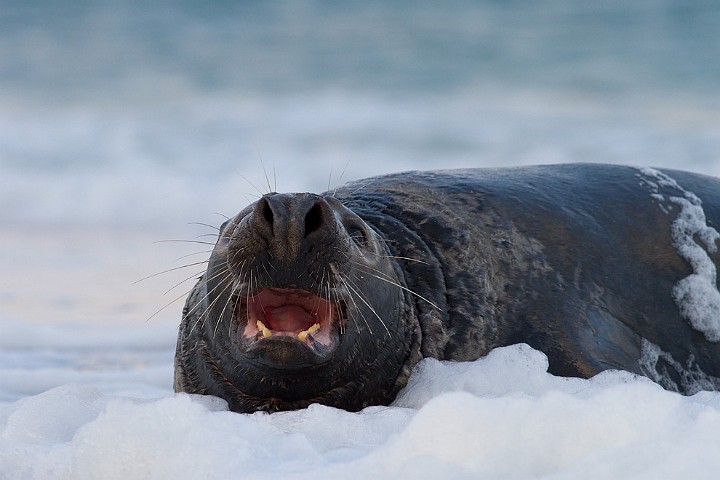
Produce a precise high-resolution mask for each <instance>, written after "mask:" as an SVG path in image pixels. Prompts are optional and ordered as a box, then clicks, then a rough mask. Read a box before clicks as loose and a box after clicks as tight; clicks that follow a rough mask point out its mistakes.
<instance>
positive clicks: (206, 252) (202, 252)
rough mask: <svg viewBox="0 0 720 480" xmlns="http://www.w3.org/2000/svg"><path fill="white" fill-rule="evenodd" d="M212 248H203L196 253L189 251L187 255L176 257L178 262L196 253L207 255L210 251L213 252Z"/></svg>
mask: <svg viewBox="0 0 720 480" xmlns="http://www.w3.org/2000/svg"><path fill="white" fill-rule="evenodd" d="M212 252H213V251H212V250H202V251H200V252H195V253H188V254H187V255H183V256H182V257H178V258H176V259H175V261H176V262H179V261H180V260H185V259H186V258H190V257H194V256H195V255H207V254H208V253H212Z"/></svg>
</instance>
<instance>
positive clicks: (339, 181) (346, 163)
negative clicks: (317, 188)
mask: <svg viewBox="0 0 720 480" xmlns="http://www.w3.org/2000/svg"><path fill="white" fill-rule="evenodd" d="M348 165H350V159H349V158H348V160H347V162H345V166H344V167H343V169H342V172H340V178H339V179H338V185H340V184H341V183H342V179H343V176H345V171H346V170H347V167H348ZM337 189H338V187H335V188H334V189H333V193H332V196H333V197H334V196H335V194H336V193H337ZM328 190H330V185H328Z"/></svg>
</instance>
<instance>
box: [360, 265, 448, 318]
mask: <svg viewBox="0 0 720 480" xmlns="http://www.w3.org/2000/svg"><path fill="white" fill-rule="evenodd" d="M353 263H354V264H355V265H357V266H359V267H361V268H366V269H369V270H371V271H367V270H366V271H365V273H367V274H368V275H372V276H373V277H375V278H377V279H378V280H382V281H383V282H386V283H389V284H390V285H394V286H396V287H398V288H400V289H402V290H404V291H406V292H408V293H409V294H411V295H415V296H416V297H418V298H419V299H421V300H424V301H425V302H426V303H428V304H430V305H431V306H433V307H434V308H436V309H437V310H440V307H438V306H437V305H435V304H434V303H433V302H431V301H430V300H428V299H427V298H425V297H423V296H422V295H420V294H419V293H417V292H415V291H413V290H411V289H409V288H407V287H405V286H404V285H400V284H399V283H397V282H394V281H393V280H391V279H390V278H388V277H386V276H385V274H384V273H383V272H381V271H380V270H376V269H374V268H372V267H370V266H368V265H363V264H362V263H358V262H353ZM373 272H375V273H378V274H379V275H381V276H379V275H375V273H373Z"/></svg>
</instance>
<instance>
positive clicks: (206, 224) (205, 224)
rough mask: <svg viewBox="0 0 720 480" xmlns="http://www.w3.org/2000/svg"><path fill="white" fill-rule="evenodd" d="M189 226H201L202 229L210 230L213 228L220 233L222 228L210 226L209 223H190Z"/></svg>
mask: <svg viewBox="0 0 720 480" xmlns="http://www.w3.org/2000/svg"><path fill="white" fill-rule="evenodd" d="M188 225H200V226H201V227H208V228H212V229H213V230H217V231H220V227H216V226H215V225H210V224H209V223H203V222H189V223H188Z"/></svg>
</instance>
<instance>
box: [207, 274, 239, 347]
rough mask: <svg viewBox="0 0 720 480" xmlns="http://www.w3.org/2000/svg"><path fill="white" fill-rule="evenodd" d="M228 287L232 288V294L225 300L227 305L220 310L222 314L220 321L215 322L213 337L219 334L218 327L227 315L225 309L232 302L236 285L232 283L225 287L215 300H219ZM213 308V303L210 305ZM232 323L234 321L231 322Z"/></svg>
mask: <svg viewBox="0 0 720 480" xmlns="http://www.w3.org/2000/svg"><path fill="white" fill-rule="evenodd" d="M228 289H230V294H229V295H228V297H227V300H225V305H224V306H223V309H222V311H220V316H219V317H218V321H217V322H216V323H215V328H214V329H213V338H215V335H216V334H217V329H218V327H219V326H220V322H221V321H222V319H223V317H224V316H225V310H227V307H228V305H230V304H231V303H232V300H233V292H234V291H235V287H234V285H233V284H232V283H230V284H229V285H228V286H227V287H225V288H224V289H223V291H222V292H220V294H219V295H218V296H217V298H216V299H215V301H217V300H218V299H219V298H220V297H221V296H222V295H223V294H224V293H225V292H226V291H227V290H228ZM210 308H212V305H211V306H210ZM229 323H230V324H232V322H229Z"/></svg>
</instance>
